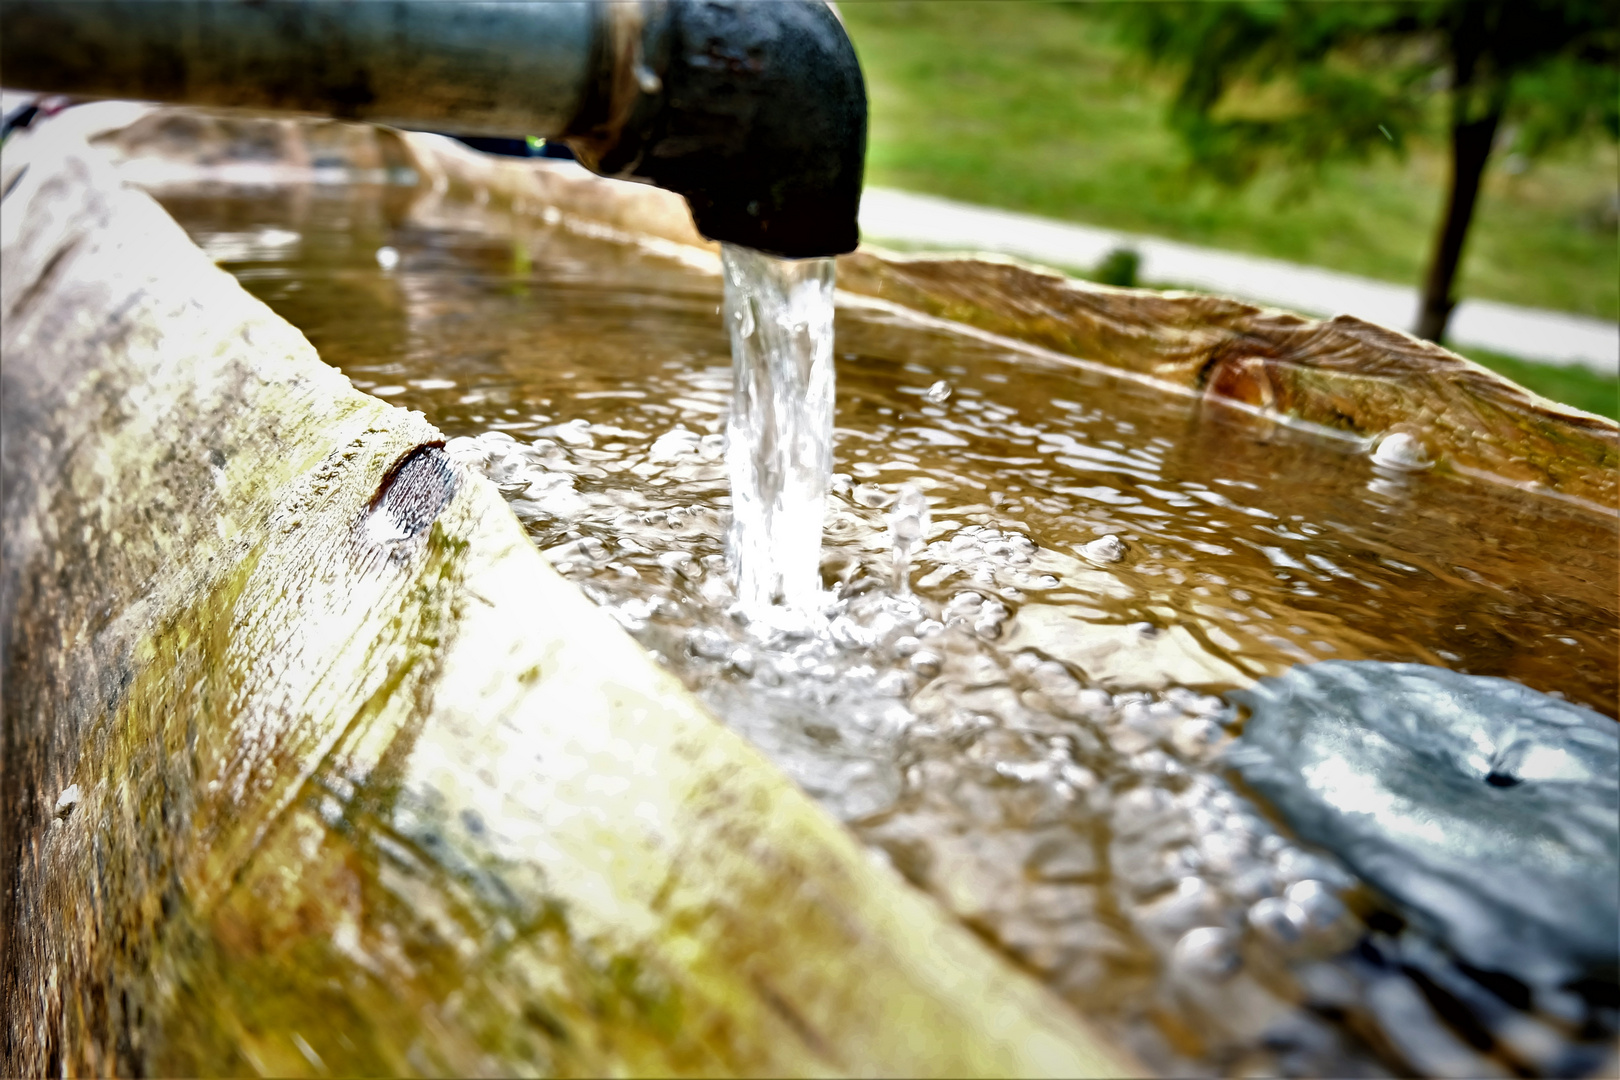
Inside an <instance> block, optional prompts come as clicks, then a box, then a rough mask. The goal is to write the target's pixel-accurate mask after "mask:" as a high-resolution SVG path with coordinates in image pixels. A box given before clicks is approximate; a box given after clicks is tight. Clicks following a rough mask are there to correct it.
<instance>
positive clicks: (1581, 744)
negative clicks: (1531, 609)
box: [1229, 661, 1620, 984]
mask: <svg viewBox="0 0 1620 1080" xmlns="http://www.w3.org/2000/svg"><path fill="white" fill-rule="evenodd" d="M1230 697H1231V698H1232V700H1234V701H1236V702H1238V703H1240V704H1242V705H1245V706H1247V707H1248V708H1249V709H1250V710H1251V711H1252V715H1251V717H1250V718H1249V720H1248V722H1247V724H1246V726H1245V728H1244V732H1243V735H1242V737H1241V739H1240V740H1239V746H1238V748H1236V749H1235V750H1234V751H1233V752H1232V753H1231V755H1230V758H1229V760H1230V761H1231V763H1232V764H1234V765H1235V766H1236V767H1237V769H1238V770H1239V772H1241V773H1242V775H1243V778H1244V779H1245V780H1246V781H1247V782H1248V783H1249V784H1250V785H1252V786H1253V787H1254V789H1255V790H1256V791H1258V792H1259V793H1260V794H1262V795H1263V796H1265V797H1266V798H1267V799H1269V800H1270V801H1271V802H1272V803H1273V804H1274V805H1275V807H1276V808H1277V810H1278V811H1279V812H1280V813H1281V814H1282V815H1283V817H1284V818H1286V819H1287V821H1288V823H1289V824H1290V825H1291V826H1292V827H1293V829H1294V831H1295V832H1296V833H1298V834H1299V836H1300V837H1301V838H1302V839H1305V840H1307V841H1309V842H1312V843H1315V844H1319V845H1321V846H1323V847H1325V848H1328V849H1330V850H1331V851H1333V852H1334V853H1335V854H1337V855H1338V856H1339V857H1340V858H1342V859H1343V860H1344V861H1345V863H1346V864H1348V865H1349V866H1350V867H1351V868H1352V869H1354V870H1355V871H1356V872H1357V873H1359V874H1360V875H1361V876H1362V877H1364V878H1365V879H1366V880H1367V881H1368V882H1370V883H1371V884H1373V885H1374V886H1376V887H1377V888H1378V889H1380V890H1382V891H1383V892H1384V893H1385V894H1386V895H1388V896H1389V897H1390V898H1392V899H1393V900H1395V901H1396V902H1397V903H1398V904H1399V905H1401V907H1402V908H1403V909H1404V911H1405V913H1406V914H1407V915H1408V917H1410V918H1412V919H1414V920H1415V921H1417V922H1418V923H1419V924H1420V925H1423V926H1424V927H1426V928H1427V929H1428V930H1429V931H1431V932H1432V933H1434V934H1436V935H1437V936H1438V937H1439V938H1441V939H1442V940H1444V941H1445V942H1446V943H1448V944H1449V945H1450V947H1451V948H1453V949H1454V950H1455V951H1456V952H1457V953H1458V954H1459V955H1460V956H1461V957H1462V958H1463V959H1464V960H1466V961H1467V962H1468V963H1470V964H1472V965H1475V966H1476V967H1479V968H1482V969H1485V970H1490V971H1500V972H1507V973H1510V974H1512V975H1514V976H1516V977H1518V978H1520V979H1523V980H1525V981H1526V982H1529V983H1532V984H1549V983H1560V982H1565V981H1568V980H1573V979H1579V978H1582V977H1596V978H1599V979H1604V980H1608V981H1612V980H1613V979H1614V978H1615V969H1616V962H1617V954H1620V816H1617V813H1620V726H1617V725H1616V724H1615V722H1614V721H1612V720H1610V719H1608V718H1607V717H1604V716H1601V715H1599V714H1598V713H1595V712H1592V711H1591V710H1589V709H1584V708H1581V707H1579V706H1576V705H1571V704H1569V703H1568V702H1565V701H1561V700H1558V699H1556V698H1552V697H1548V696H1547V695H1545V694H1541V693H1538V692H1536V691H1533V690H1530V689H1528V688H1527V687H1524V686H1521V685H1519V684H1517V683H1513V682H1509V681H1507V680H1505V679H1494V678H1484V677H1479V676H1472V675H1463V674H1459V673H1456V672H1451V671H1446V670H1443V669H1440V668H1433V667H1427V666H1424V665H1419V664H1385V663H1376V662H1349V661H1327V662H1323V663H1319V664H1313V665H1310V666H1306V667H1298V668H1295V669H1293V670H1292V671H1289V672H1287V673H1286V674H1284V675H1282V676H1280V677H1278V678H1275V679H1267V680H1264V681H1262V682H1261V683H1260V684H1259V685H1258V686H1256V687H1255V688H1253V689H1252V690H1247V691H1236V692H1234V693H1232V694H1231V695H1230Z"/></svg>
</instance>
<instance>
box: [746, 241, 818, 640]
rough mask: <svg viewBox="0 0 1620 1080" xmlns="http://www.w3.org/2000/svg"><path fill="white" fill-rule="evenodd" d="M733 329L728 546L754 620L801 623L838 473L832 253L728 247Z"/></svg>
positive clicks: (814, 592)
mask: <svg viewBox="0 0 1620 1080" xmlns="http://www.w3.org/2000/svg"><path fill="white" fill-rule="evenodd" d="M722 259H723V261H724V266H725V316H726V329H727V330H728V331H729V332H730V335H731V357H732V370H733V372H734V376H735V381H736V389H735V391H734V393H733V396H732V402H731V413H730V416H729V418H728V421H727V424H726V467H727V470H728V471H729V472H730V474H731V508H732V519H731V531H730V533H729V534H728V536H727V539H726V554H727V558H728V560H729V562H730V563H731V570H732V573H733V574H734V575H735V576H736V579H737V604H738V608H739V611H740V613H741V614H742V615H743V617H744V618H745V619H747V620H748V622H749V624H750V625H751V626H754V627H756V628H757V629H763V630H765V631H766V632H769V631H773V630H795V629H800V628H803V627H805V626H807V625H808V624H809V623H810V622H811V620H812V619H813V618H814V616H815V613H816V611H817V608H818V607H819V606H820V598H821V572H820V560H821V523H822V519H823V517H824V516H825V514H826V504H827V485H828V483H829V481H830V480H831V478H832V440H833V276H834V263H833V260H832V259H796V260H789V259H778V258H776V257H774V256H771V255H766V254H763V253H761V252H758V251H753V250H751V249H749V248H745V247H738V246H736V245H734V244H726V245H724V247H723V248H722Z"/></svg>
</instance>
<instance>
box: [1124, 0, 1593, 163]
mask: <svg viewBox="0 0 1620 1080" xmlns="http://www.w3.org/2000/svg"><path fill="white" fill-rule="evenodd" d="M1105 10H1106V11H1107V13H1108V14H1109V15H1110V16H1111V17H1112V18H1113V19H1114V20H1115V21H1116V22H1117V23H1118V26H1119V28H1120V30H1121V34H1120V40H1121V41H1122V42H1123V43H1125V44H1126V45H1127V46H1129V47H1131V48H1134V49H1136V50H1138V51H1140V52H1141V53H1142V54H1143V55H1144V56H1146V57H1147V58H1148V59H1149V60H1150V61H1151V62H1152V63H1154V64H1155V65H1158V66H1161V67H1164V68H1166V69H1170V70H1173V71H1174V73H1175V78H1176V82H1177V87H1176V91H1175V95H1174V97H1173V99H1172V101H1171V103H1170V109H1169V121H1170V125H1171V126H1172V128H1173V129H1174V130H1175V131H1176V132H1177V133H1178V134H1179V135H1180V136H1181V137H1182V138H1183V139H1184V140H1185V142H1186V144H1187V146H1188V147H1189V149H1190V150H1191V151H1192V158H1193V161H1194V163H1195V164H1196V166H1197V167H1199V168H1201V169H1203V170H1206V171H1207V172H1208V173H1209V174H1210V175H1212V176H1214V177H1216V178H1217V179H1220V180H1223V181H1226V182H1229V183H1241V182H1244V181H1247V180H1249V179H1250V178H1252V177H1253V176H1254V174H1255V173H1256V172H1257V171H1258V170H1259V169H1260V168H1262V167H1263V166H1265V165H1266V164H1268V163H1271V162H1273V161H1279V162H1283V163H1287V164H1290V165H1305V166H1313V165H1319V164H1321V163H1323V162H1325V161H1329V160H1333V159H1335V158H1342V157H1349V158H1356V159H1365V158H1366V157H1368V156H1369V155H1371V154H1374V153H1377V152H1379V151H1384V150H1389V151H1393V152H1395V153H1400V152H1401V151H1403V150H1404V148H1405V146H1406V144H1407V140H1408V138H1409V137H1410V136H1411V134H1413V133H1414V132H1420V131H1424V130H1426V129H1430V128H1432V127H1433V126H1434V120H1435V119H1436V110H1435V109H1434V108H1433V107H1432V106H1433V105H1434V104H1435V99H1436V98H1439V97H1449V99H1450V102H1449V104H1450V108H1449V110H1447V112H1448V115H1449V119H1450V120H1451V121H1452V122H1466V121H1468V120H1473V119H1477V118H1478V117H1479V116H1480V115H1481V114H1483V113H1485V112H1487V111H1489V110H1491V109H1493V108H1500V109H1502V110H1503V114H1504V115H1503V119H1504V120H1505V121H1506V122H1507V123H1509V124H1510V125H1511V130H1512V137H1511V139H1510V140H1509V141H1510V142H1511V144H1512V145H1511V147H1510V149H1511V150H1513V151H1515V152H1518V153H1520V154H1524V155H1527V156H1537V155H1540V154H1543V153H1545V152H1546V151H1548V150H1550V149H1551V148H1553V147H1554V146H1556V145H1557V144H1559V143H1561V142H1564V141H1567V140H1569V139H1571V138H1575V137H1578V136H1580V135H1583V134H1587V133H1589V132H1595V131H1604V132H1607V133H1608V134H1609V136H1610V137H1611V138H1620V67H1617V64H1620V9H1617V8H1616V7H1615V5H1614V4H1613V2H1612V0H1407V2H1401V0H1396V2H1358V3H1347V2H1336V3H1321V2H1310V0H1219V2H1190V3H1189V2H1173V3H1130V2H1126V3H1113V4H1108V5H1106V6H1105Z"/></svg>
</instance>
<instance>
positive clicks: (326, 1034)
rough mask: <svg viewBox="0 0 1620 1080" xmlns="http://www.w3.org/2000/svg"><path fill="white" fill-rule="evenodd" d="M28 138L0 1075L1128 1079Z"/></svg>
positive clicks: (235, 309) (10, 495) (524, 553)
mask: <svg viewBox="0 0 1620 1080" xmlns="http://www.w3.org/2000/svg"><path fill="white" fill-rule="evenodd" d="M51 130H52V129H51V125H50V124H48V123H47V124H43V125H40V126H39V127H38V128H36V129H35V130H32V131H30V132H28V133H25V134H20V135H17V136H15V137H14V138H13V139H12V140H11V141H10V142H8V144H7V145H6V147H5V151H4V155H3V158H0V184H3V190H4V192H5V194H4V197H3V201H0V234H3V235H0V241H3V243H0V313H3V314H4V326H3V330H0V334H3V336H0V355H3V360H4V363H3V369H0V370H3V380H4V382H3V393H4V397H3V408H4V413H3V418H0V419H3V422H4V427H3V445H0V449H3V465H4V480H5V486H4V505H3V513H4V522H5V530H4V538H3V554H4V577H3V579H0V585H3V588H0V649H3V653H0V655H3V657H4V667H3V671H4V685H3V701H4V717H3V723H0V733H3V741H0V747H3V758H0V773H3V780H4V783H3V787H0V791H3V796H0V797H3V800H4V807H3V814H0V819H3V826H0V828H3V830H4V831H3V834H0V840H3V847H0V873H3V874H4V885H5V888H4V889H3V890H0V895H3V897H4V901H3V903H4V908H3V910H0V935H3V936H0V1000H3V1006H4V1019H5V1025H4V1029H3V1030H4V1035H3V1036H0V1038H3V1040H4V1041H3V1044H0V1071H3V1072H4V1073H6V1074H8V1075H43V1074H46V1073H49V1074H51V1075H58V1074H81V1075H83V1074H89V1075H111V1074H136V1073H146V1074H155V1075H204V1074H245V1073H251V1072H258V1073H265V1074H274V1075H313V1074H321V1073H336V1074H350V1075H362V1074H392V1075H406V1074H436V1075H437V1074H474V1073H478V1074H509V1073H525V1074H538V1075H557V1076H563V1075H628V1074H658V1075H694V1074H705V1075H709V1074H713V1075H725V1074H730V1075H737V1074H741V1075H800V1074H802V1075H825V1074H870V1075H879V1074H888V1075H940V1076H946V1075H952V1076H954V1075H1037V1074H1047V1075H1069V1076H1076V1075H1087V1074H1110V1073H1119V1072H1130V1071H1135V1070H1134V1069H1132V1067H1131V1066H1130V1065H1129V1063H1128V1062H1126V1061H1123V1060H1122V1059H1121V1058H1120V1057H1118V1056H1116V1055H1114V1054H1112V1053H1110V1052H1109V1051H1108V1050H1107V1049H1106V1047H1105V1046H1104V1044H1103V1043H1102V1042H1101V1041H1099V1040H1098V1039H1097V1038H1096V1037H1095V1036H1093V1035H1092V1034H1091V1033H1090V1032H1088V1031H1087V1030H1086V1029H1085V1028H1084V1027H1082V1026H1081V1025H1080V1024H1079V1023H1078V1022H1077V1021H1076V1020H1075V1019H1074V1018H1073V1017H1072V1015H1071V1014H1069V1013H1068V1012H1067V1010H1065V1009H1064V1008H1063V1007H1062V1006H1061V1005H1059V1004H1058V1003H1057V1002H1056V1001H1055V1000H1054V999H1052V998H1050V997H1049V996H1048V995H1047V994H1046V993H1045V992H1044V991H1042V990H1041V989H1040V988H1039V987H1037V986H1036V985H1035V984H1034V983H1033V982H1032V981H1030V980H1028V979H1027V978H1025V977H1024V976H1022V975H1020V974H1018V973H1015V972H1014V971H1012V970H1011V969H1010V968H1008V967H1007V966H1005V964H1004V963H1003V962H1002V961H1000V960H999V959H998V958H996V957H994V956H993V955H992V954H991V953H990V952H989V951H988V950H987V949H985V948H984V947H983V946H982V945H981V944H980V943H979V942H977V941H976V940H975V939H973V938H972V937H971V936H970V935H969V934H968V933H967V932H966V931H964V930H962V929H961V928H960V927H958V926H956V925H955V924H954V923H950V922H948V921H947V920H945V919H944V918H943V917H942V916H941V914H940V913H939V912H938V911H937V910H936V909H935V908H934V907H933V906H932V905H931V904H930V903H929V902H927V901H926V900H925V899H924V898H923V897H921V896H920V895H919V894H917V893H915V892H914V891H912V890H911V889H910V888H908V887H907V886H905V885H904V884H903V883H902V882H901V881H900V879H899V878H898V877H897V876H895V875H894V874H893V873H892V872H891V871H888V870H886V869H882V868H880V867H878V866H877V865H875V864H874V863H873V862H872V861H871V860H869V859H868V857H867V856H866V855H865V854H864V853H863V851H862V850H861V849H860V848H859V847H858V846H857V845H856V844H855V843H854V841H853V840H852V839H851V838H850V836H849V835H848V834H847V833H846V832H845V831H844V830H843V829H842V828H841V827H839V826H838V825H837V824H836V823H835V822H833V821H832V820H831V819H829V818H828V817H827V816H825V814H824V813H823V812H821V811H820V810H819V808H817V807H816V806H814V805H813V804H812V803H811V802H810V801H809V800H808V799H807V798H806V797H804V796H803V795H802V794H801V793H800V792H799V791H798V790H797V789H795V788H794V787H792V785H790V784H789V783H788V782H787V781H786V780H785V779H784V778H782V776H781V775H780V774H779V773H778V772H777V771H776V770H775V769H774V768H772V767H771V766H770V765H769V764H768V763H766V762H765V761H764V760H763V759H762V758H760V757H759V756H758V755H757V754H756V753H755V752H754V751H753V750H752V749H750V748H749V747H748V746H746V745H745V744H744V743H743V742H742V741H740V740H739V739H738V738H736V737H735V736H733V735H731V734H730V733H729V732H727V731H726V730H725V729H723V728H721V727H720V726H719V725H718V724H717V723H715V722H714V721H713V720H712V719H711V718H710V717H709V716H707V715H706V714H705V713H704V712H703V710H702V709H701V708H700V706H698V705H697V704H696V702H695V701H694V700H693V699H692V698H691V697H690V696H689V695H688V694H687V693H686V692H685V691H684V690H683V689H682V688H681V687H680V686H679V684H678V683H677V682H676V681H675V680H674V679H673V678H672V677H671V676H669V675H668V674H667V673H665V672H663V671H662V670H661V669H659V668H658V667H657V666H656V665H654V664H653V663H652V662H651V661H650V660H649V659H648V658H647V657H646V656H645V655H644V654H643V653H642V652H641V651H640V650H639V649H638V648H637V647H636V645H635V644H634V642H632V641H631V640H630V639H629V638H628V637H627V636H626V635H624V634H623V633H622V631H620V630H619V629H618V628H617V627H616V626H615V625H614V624H613V623H612V622H611V620H609V619H608V618H607V617H606V616H605V615H604V614H603V613H602V612H600V611H599V610H598V609H596V608H595V607H594V606H593V605H592V604H591V603H590V602H589V601H588V600H586V599H585V598H584V597H583V596H582V595H581V594H579V593H578V592H577V591H576V590H575V589H574V588H573V587H572V586H570V585H568V584H567V583H566V582H564V581H563V580H562V579H561V578H559V577H558V576H557V575H556V574H555V573H554V572H553V571H551V569H550V568H549V566H547V565H546V563H545V561H544V560H543V558H542V557H541V556H540V555H539V553H538V552H537V551H536V550H535V549H534V547H533V546H532V544H530V542H529V541H528V539H527V538H526V537H525V535H524V534H523V532H522V530H521V527H520V526H519V525H518V523H517V521H516V520H515V519H514V518H513V516H512V515H511V513H510V512H509V510H508V509H507V508H506V506H505V505H504V503H503V502H502V500H501V499H500V497H499V495H498V493H497V492H496V491H495V490H494V489H493V488H492V487H491V486H490V485H489V484H488V483H487V482H485V481H483V480H482V479H480V478H477V477H473V476H468V475H463V474H460V473H458V472H457V471H456V470H455V469H454V468H453V467H452V466H451V465H450V464H449V462H448V461H447V460H446V459H445V458H444V456H443V455H442V453H441V452H440V451H439V450H437V449H436V443H437V441H438V439H439V435H438V433H437V432H436V431H435V430H434V429H432V428H431V427H430V426H429V425H427V424H426V423H425V422H424V421H423V420H422V418H421V417H420V416H419V415H417V414H412V413H406V412H404V411H403V410H400V409H396V408H391V407H389V406H387V405H386V404H384V403H382V402H380V401H378V400H376V399H373V398H370V397H368V396H366V395H363V394H360V393H357V392H355V391H354V390H353V389H352V388H351V387H350V386H349V384H348V382H347V380H346V379H344V378H343V377H342V376H341V375H340V374H338V373H337V372H336V371H334V370H332V369H330V368H328V367H326V366H325V365H323V364H321V363H320V361H319V360H318V358H317V357H316V356H315V354H314V352H313V350H312V349H311V347H310V346H309V344H308V343H307V342H306V341H305V340H304V339H303V338H302V336H301V335H299V334H298V333H297V332H296V331H295V330H294V329H293V328H291V327H290V326H288V325H287V324H285V323H284V322H282V321H281V320H280V319H278V318H277V317H275V316H274V315H273V314H272V313H271V312H270V311H269V310H268V309H266V308H265V307H263V305H261V304H260V303H259V302H258V301H256V300H254V299H253V298H251V297H250V296H249V295H248V294H247V293H245V292H244V291H243V290H242V289H240V287H238V286H237V285H236V283H235V282H234V281H233V280H232V279H230V278H229V276H227V275H226V274H224V273H223V272H221V271H219V270H218V269H216V268H215V267H213V266H212V265H211V264H210V263H209V261H208V260H207V259H206V258H205V257H204V256H203V255H202V254H201V253H200V252H199V251H197V250H196V249H195V248H194V247H193V246H192V245H191V244H190V242H189V241H188V240H187V239H186V238H185V236H184V234H183V233H182V232H181V230H180V229H179V227H178V226H176V225H175V224H174V223H173V222H172V221H170V220H169V219H168V218H167V217H166V216H165V215H164V214H163V213H162V211H161V210H160V209H159V208H158V207H157V206H156V204H154V203H153V202H152V201H151V200H150V199H149V198H148V197H146V196H145V195H143V194H140V193H138V192H136V191H133V190H130V189H128V188H126V187H124V186H123V185H122V184H121V181H120V179H119V177H118V175H117V174H116V173H115V172H114V171H112V170H111V169H110V168H109V167H108V166H107V164H106V163H105V162H104V161H103V160H102V159H101V158H100V156H99V155H98V153H97V152H92V151H87V150H86V148H85V146H84V144H83V143H82V142H78V143H75V142H74V140H63V139H61V138H57V139H54V140H53V138H52V136H51Z"/></svg>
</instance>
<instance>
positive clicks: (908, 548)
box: [889, 484, 928, 596]
mask: <svg viewBox="0 0 1620 1080" xmlns="http://www.w3.org/2000/svg"><path fill="white" fill-rule="evenodd" d="M927 538H928V496H926V495H924V494H923V491H922V488H920V487H918V486H917V485H916V484H904V485H902V486H901V488H900V497H899V498H897V499H895V501H894V509H893V510H891V511H890V512H889V542H890V545H891V546H892V548H893V551H894V591H895V592H896V593H898V594H900V595H901V596H909V595H911V557H912V556H913V555H915V554H916V553H917V552H918V551H919V550H921V549H922V546H923V545H924V544H925V543H927Z"/></svg>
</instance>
